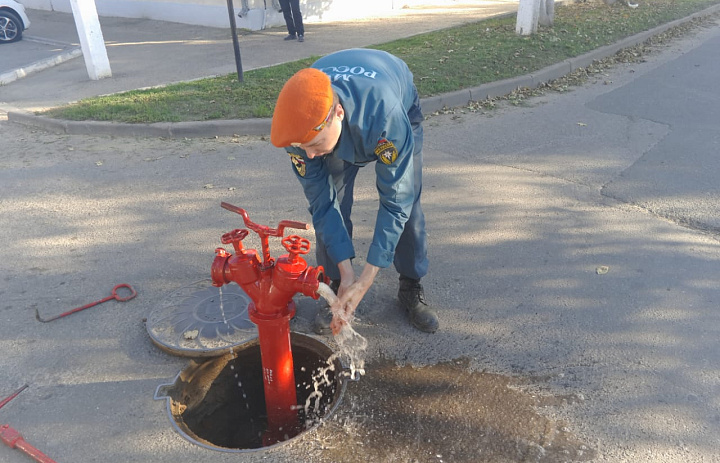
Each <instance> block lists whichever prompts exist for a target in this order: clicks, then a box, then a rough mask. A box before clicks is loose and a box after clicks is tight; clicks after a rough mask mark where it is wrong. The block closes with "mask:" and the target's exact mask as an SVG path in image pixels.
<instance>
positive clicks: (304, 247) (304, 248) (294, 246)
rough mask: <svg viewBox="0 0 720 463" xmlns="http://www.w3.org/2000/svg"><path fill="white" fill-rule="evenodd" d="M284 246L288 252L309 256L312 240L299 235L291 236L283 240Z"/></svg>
mask: <svg viewBox="0 0 720 463" xmlns="http://www.w3.org/2000/svg"><path fill="white" fill-rule="evenodd" d="M282 244H283V246H285V249H287V251H288V252H292V253H295V254H307V253H308V252H310V240H308V239H307V238H302V237H300V236H298V235H290V236H287V237H285V238H284V239H283V240H282Z"/></svg>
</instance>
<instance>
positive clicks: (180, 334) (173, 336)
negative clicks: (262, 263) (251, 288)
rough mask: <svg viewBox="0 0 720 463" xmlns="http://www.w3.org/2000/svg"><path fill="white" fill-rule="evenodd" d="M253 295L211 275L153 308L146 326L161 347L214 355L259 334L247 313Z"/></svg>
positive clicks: (187, 354) (181, 352) (182, 353)
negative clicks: (216, 283) (217, 283)
mask: <svg viewBox="0 0 720 463" xmlns="http://www.w3.org/2000/svg"><path fill="white" fill-rule="evenodd" d="M250 302H251V300H250V297H249V296H248V295H247V294H246V293H245V291H243V290H242V288H240V287H239V286H237V285H235V284H232V285H225V286H223V287H222V288H216V287H214V286H212V281H211V280H210V279H207V280H202V281H199V282H196V283H192V284H190V285H187V286H184V287H182V288H180V289H179V290H177V291H174V292H172V293H170V294H169V295H168V297H167V298H166V299H165V300H164V301H163V302H162V304H161V305H160V306H159V307H157V308H156V309H155V310H153V311H152V313H151V314H150V316H149V317H148V319H147V323H146V327H147V331H148V334H149V335H150V338H151V339H152V341H153V342H154V343H155V344H156V345H157V346H158V347H160V348H161V349H163V350H165V351H166V352H169V353H171V354H174V355H180V356H185V357H212V356H216V355H222V354H224V353H226V352H229V351H231V350H232V349H233V348H234V347H236V346H238V345H241V344H244V343H246V342H247V341H249V340H251V339H253V338H255V337H257V327H256V326H255V324H254V323H253V322H251V321H250V318H249V317H248V306H249V305H250Z"/></svg>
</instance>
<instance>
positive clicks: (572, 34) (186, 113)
mask: <svg viewBox="0 0 720 463" xmlns="http://www.w3.org/2000/svg"><path fill="white" fill-rule="evenodd" d="M717 3H720V2H719V1H718V0H646V1H643V2H641V3H640V6H639V7H638V8H636V9H630V8H628V7H627V6H625V5H623V4H621V3H619V2H618V3H615V4H614V5H605V4H604V3H602V2H584V3H571V4H565V5H561V6H558V7H557V8H556V10H555V22H554V25H553V27H546V28H543V27H541V28H540V30H539V31H538V33H537V34H533V35H531V36H518V35H516V34H515V21H516V19H515V15H513V16H511V17H503V18H496V19H487V20H483V21H479V22H474V23H470V24H466V25H462V26H457V27H453V28H448V29H443V30H440V31H435V32H429V33H424V34H420V35H416V36H413V37H409V38H405V39H400V40H395V41H392V42H388V43H385V44H381V45H377V46H374V47H370V48H376V49H380V50H385V51H388V52H390V53H392V54H394V55H396V56H399V57H400V58H402V59H403V60H404V61H405V62H406V63H407V64H408V66H409V67H410V70H411V71H412V72H413V74H414V76H415V83H416V85H417V87H418V91H419V93H420V96H421V97H427V96H432V95H437V94H440V93H445V92H451V91H454V90H459V89H462V88H471V87H476V86H478V85H481V84H484V83H488V82H493V81H496V80H501V79H506V78H510V77H515V76H519V75H523V74H526V73H528V72H532V71H536V70H538V69H542V68H544V67H546V66H549V65H552V64H555V63H558V62H560V61H563V60H565V59H568V58H572V57H575V56H579V55H582V54H583V53H587V52H589V51H591V50H594V49H596V48H599V47H602V46H604V45H609V44H611V43H614V42H616V41H618V40H620V39H623V38H625V37H629V36H632V35H634V34H637V33H639V32H643V31H646V30H649V29H652V28H654V27H656V26H659V25H661V24H666V23H668V22H670V21H673V20H675V19H679V18H683V17H686V16H688V15H690V14H692V13H695V12H697V11H700V10H702V9H705V8H707V7H709V6H712V5H715V4H717ZM317 58H319V57H317V56H315V57H311V58H307V59H302V60H298V61H294V62H291V63H285V64H280V65H277V66H272V67H268V68H262V69H255V70H251V71H247V72H245V73H244V76H243V77H244V82H243V83H239V82H238V80H237V74H235V73H232V74H228V75H226V76H221V77H212V78H207V79H200V80H195V81H191V82H185V83H178V84H172V85H167V86H163V87H157V88H150V89H143V90H134V91H130V92H124V93H118V94H113V95H108V96H101V97H94V98H87V99H84V100H81V101H79V102H77V103H73V104H70V105H67V106H63V107H59V108H54V109H51V110H48V111H46V112H44V113H42V115H44V116H48V117H53V118H58V119H67V120H94V121H112V122H128V123H153V122H182V121H206V120H217V119H248V118H264V117H270V116H271V115H272V111H273V108H274V105H275V99H276V98H277V95H278V93H279V92H280V89H281V88H282V85H283V84H284V83H285V81H286V80H287V79H288V78H289V77H290V76H292V75H293V74H294V73H295V72H297V71H298V70H299V69H302V68H305V67H308V66H309V65H310V64H312V63H313V62H314V61H315V60H316V59H317Z"/></svg>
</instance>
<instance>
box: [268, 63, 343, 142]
mask: <svg viewBox="0 0 720 463" xmlns="http://www.w3.org/2000/svg"><path fill="white" fill-rule="evenodd" d="M332 102H333V90H332V86H331V85H330V77H328V75H327V74H325V73H324V72H322V71H320V70H318V69H313V68H306V69H302V70H300V71H298V72H296V73H295V75H294V76H292V77H291V78H290V79H289V80H288V81H287V82H285V85H284V86H283V88H282V90H280V95H279V96H278V99H277V103H276V104H275V111H274V112H273V117H272V125H271V127H270V142H272V144H273V145H275V146H277V147H278V148H284V147H286V146H290V145H292V144H293V143H308V142H309V141H310V140H312V139H313V138H315V136H316V135H317V134H318V133H319V132H320V130H317V129H318V127H319V126H320V125H322V123H323V121H325V118H326V117H327V115H328V113H329V112H330V108H331V106H332Z"/></svg>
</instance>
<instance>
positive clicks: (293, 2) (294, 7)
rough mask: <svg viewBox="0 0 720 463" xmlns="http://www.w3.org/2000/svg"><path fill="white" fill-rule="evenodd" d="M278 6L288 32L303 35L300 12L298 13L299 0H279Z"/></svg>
mask: <svg viewBox="0 0 720 463" xmlns="http://www.w3.org/2000/svg"><path fill="white" fill-rule="evenodd" d="M280 7H281V8H282V12H283V16H284V17H285V24H286V25H287V30H288V34H290V35H305V28H303V21H302V13H300V0H280Z"/></svg>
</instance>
